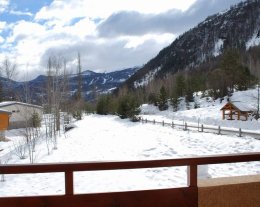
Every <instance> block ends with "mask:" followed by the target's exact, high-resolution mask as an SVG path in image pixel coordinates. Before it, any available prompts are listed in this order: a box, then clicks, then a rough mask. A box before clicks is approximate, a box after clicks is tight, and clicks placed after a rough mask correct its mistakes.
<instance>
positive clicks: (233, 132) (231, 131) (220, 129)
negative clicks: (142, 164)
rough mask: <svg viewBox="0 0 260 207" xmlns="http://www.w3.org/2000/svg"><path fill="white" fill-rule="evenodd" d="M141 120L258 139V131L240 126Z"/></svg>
mask: <svg viewBox="0 0 260 207" xmlns="http://www.w3.org/2000/svg"><path fill="white" fill-rule="evenodd" d="M141 122H142V123H151V124H160V125H162V126H170V127H172V128H175V127H177V128H181V129H183V130H185V131H186V130H188V129H192V130H197V131H198V132H213V133H216V134H219V135H220V134H222V135H228V134H231V135H237V136H239V137H242V136H243V135H248V136H251V137H254V138H256V139H259V140H260V133H257V132H252V131H249V130H242V129H241V128H238V129H237V130H235V129H228V128H226V127H221V126H208V125H204V124H190V125H189V124H187V122H185V121H183V123H182V124H180V123H176V122H174V121H172V122H171V123H169V122H165V121H156V120H148V119H143V118H141Z"/></svg>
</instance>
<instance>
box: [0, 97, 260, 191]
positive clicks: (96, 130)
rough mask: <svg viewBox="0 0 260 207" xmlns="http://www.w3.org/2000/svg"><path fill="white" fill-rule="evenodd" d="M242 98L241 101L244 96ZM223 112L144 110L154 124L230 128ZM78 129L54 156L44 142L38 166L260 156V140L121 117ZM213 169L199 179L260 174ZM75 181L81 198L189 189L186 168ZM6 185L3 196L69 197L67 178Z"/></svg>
mask: <svg viewBox="0 0 260 207" xmlns="http://www.w3.org/2000/svg"><path fill="white" fill-rule="evenodd" d="M235 96H236V95H234V97H235ZM243 96H244V95H243ZM234 97H233V98H234ZM238 97H241V94H240V95H238ZM244 97H245V96H244ZM223 103H224V102H223ZM223 103H222V104H223ZM250 103H251V102H250ZM207 104H208V106H207ZM202 107H203V108H202ZM220 107H221V104H220V103H217V102H205V101H202V102H201V108H200V109H196V110H188V111H179V112H175V113H173V112H171V111H170V110H169V111H166V112H159V111H158V110H157V109H155V108H154V107H153V106H147V105H145V106H143V107H142V109H143V110H142V114H143V116H146V117H147V118H149V119H153V118H156V120H158V119H159V118H161V119H164V120H166V119H167V118H168V120H172V119H174V118H177V117H181V116H182V117H181V119H182V118H183V119H184V118H185V120H189V121H195V122H197V119H198V118H200V120H201V121H204V122H205V123H207V124H214V123H218V122H219V121H220V122H221V123H224V122H223V121H221V113H220V111H219V109H220ZM148 112H149V114H148ZM151 113H152V114H151ZM240 122H241V123H243V124H244V125H245V126H247V125H248V127H249V126H250V125H254V128H251V129H255V130H259V122H257V121H255V122H252V121H248V122H242V121H240ZM233 123H238V122H233ZM252 123H254V124H252ZM75 125H76V126H77V127H76V128H74V129H72V130H70V131H68V132H67V133H66V136H65V135H60V137H59V138H58V149H57V150H53V151H52V153H51V154H50V155H48V154H47V147H46V145H45V143H44V141H43V142H42V143H39V144H38V145H37V147H36V162H38V163H50V162H87V161H124V160H151V159H171V158H180V157H190V156H199V155H217V154H229V153H243V152H260V140H257V139H254V138H253V137H247V136H244V137H237V136H236V135H234V136H226V135H217V134H213V133H201V132H196V131H189V130H188V131H183V130H182V129H176V128H174V129H172V128H171V127H163V126H161V125H153V124H142V123H140V122H137V123H133V122H130V121H129V120H121V119H120V118H119V117H116V116H99V115H86V116H84V119H83V120H81V121H78V122H75ZM227 125H228V124H227ZM236 127H237V126H236ZM6 135H7V137H8V138H10V139H11V140H17V139H19V138H21V136H20V135H19V131H18V130H12V131H9V132H7V134H6ZM8 145H9V147H11V146H12V141H10V142H0V149H4V150H3V151H2V152H0V153H1V154H0V156H2V158H0V159H3V157H5V159H6V156H4V154H5V153H6V152H7V151H8V150H10V148H9V147H8ZM2 162H4V160H2ZM28 162H29V159H28V158H27V159H24V160H20V159H19V158H18V157H17V156H15V155H14V154H12V155H11V156H10V157H9V161H8V163H28ZM207 167H208V171H204V172H202V173H199V174H200V176H201V177H223V176H224V177H226V176H238V175H249V174H259V173H260V163H259V162H250V163H237V164H232V163H231V164H221V165H209V166H207ZM207 167H206V168H207ZM74 177H75V183H74V187H75V192H76V193H87V192H107V191H124V190H136V189H152V188H167V187H177V186H178V187H179V186H185V185H187V180H186V177H187V176H186V167H175V168H156V169H140V170H120V171H101V172H76V173H74ZM5 179H6V181H5V182H0V196H7V195H8V196H22V195H39V194H41V195H46V194H64V175H63V173H53V174H49V173H48V174H30V175H29V174H28V175H27V174H25V175H6V176H5Z"/></svg>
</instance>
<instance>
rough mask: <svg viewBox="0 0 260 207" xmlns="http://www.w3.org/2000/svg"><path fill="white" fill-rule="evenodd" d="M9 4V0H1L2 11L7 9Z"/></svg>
mask: <svg viewBox="0 0 260 207" xmlns="http://www.w3.org/2000/svg"><path fill="white" fill-rule="evenodd" d="M8 5H9V0H0V13H2V12H3V11H5V10H6V9H7V7H8Z"/></svg>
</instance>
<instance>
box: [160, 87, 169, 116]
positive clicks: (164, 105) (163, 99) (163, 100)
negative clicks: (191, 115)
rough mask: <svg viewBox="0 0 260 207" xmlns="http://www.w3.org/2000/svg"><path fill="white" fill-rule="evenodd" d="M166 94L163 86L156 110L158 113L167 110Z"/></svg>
mask: <svg viewBox="0 0 260 207" xmlns="http://www.w3.org/2000/svg"><path fill="white" fill-rule="evenodd" d="M167 102H168V101H167V92H166V89H165V87H164V86H162V87H161V89H160V94H159V103H158V108H159V110H160V111H164V110H167V109H168V103H167Z"/></svg>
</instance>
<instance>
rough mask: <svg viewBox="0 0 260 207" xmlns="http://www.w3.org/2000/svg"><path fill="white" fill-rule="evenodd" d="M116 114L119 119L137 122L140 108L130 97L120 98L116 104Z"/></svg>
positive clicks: (133, 98) (134, 99)
mask: <svg viewBox="0 0 260 207" xmlns="http://www.w3.org/2000/svg"><path fill="white" fill-rule="evenodd" d="M117 113H118V115H119V117H120V118H121V119H126V118H130V119H131V120H132V121H137V120H138V118H137V115H138V114H139V113H140V108H139V104H138V102H137V100H136V98H135V97H134V96H131V95H125V96H123V97H121V98H120V100H119V103H118V108H117Z"/></svg>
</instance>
